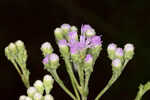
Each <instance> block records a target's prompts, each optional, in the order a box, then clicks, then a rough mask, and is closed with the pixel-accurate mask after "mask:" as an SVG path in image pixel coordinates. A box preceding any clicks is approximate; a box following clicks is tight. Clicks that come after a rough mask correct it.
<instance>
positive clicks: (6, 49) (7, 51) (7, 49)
mask: <svg viewBox="0 0 150 100" xmlns="http://www.w3.org/2000/svg"><path fill="white" fill-rule="evenodd" d="M10 54H11V53H10V51H9V48H8V47H6V48H5V56H6V57H7V58H8V60H12V59H13V57H12V56H11V55H10Z"/></svg>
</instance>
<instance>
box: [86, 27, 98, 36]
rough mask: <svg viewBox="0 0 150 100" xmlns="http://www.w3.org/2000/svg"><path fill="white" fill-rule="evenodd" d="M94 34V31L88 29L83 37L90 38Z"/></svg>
mask: <svg viewBox="0 0 150 100" xmlns="http://www.w3.org/2000/svg"><path fill="white" fill-rule="evenodd" d="M95 34H96V33H95V30H94V29H88V30H87V31H86V33H85V35H86V36H87V37H91V36H94V35H95Z"/></svg>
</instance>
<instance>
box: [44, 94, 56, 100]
mask: <svg viewBox="0 0 150 100" xmlns="http://www.w3.org/2000/svg"><path fill="white" fill-rule="evenodd" d="M44 100H54V98H53V96H52V95H50V94H47V95H45V96H44Z"/></svg>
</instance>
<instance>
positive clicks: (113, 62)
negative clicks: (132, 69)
mask: <svg viewBox="0 0 150 100" xmlns="http://www.w3.org/2000/svg"><path fill="white" fill-rule="evenodd" d="M112 66H113V67H116V68H119V67H121V66H122V64H121V60H120V59H118V58H117V59H115V60H113V61H112Z"/></svg>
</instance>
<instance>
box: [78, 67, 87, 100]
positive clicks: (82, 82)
mask: <svg viewBox="0 0 150 100" xmlns="http://www.w3.org/2000/svg"><path fill="white" fill-rule="evenodd" d="M77 66H78V74H79V79H80V85H81V88H82V91H80V94H81V97H82V100H87V97H86V96H87V95H86V93H85V91H84V88H85V82H84V81H85V80H84V71H83V67H82V66H80V64H78V65H77Z"/></svg>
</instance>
